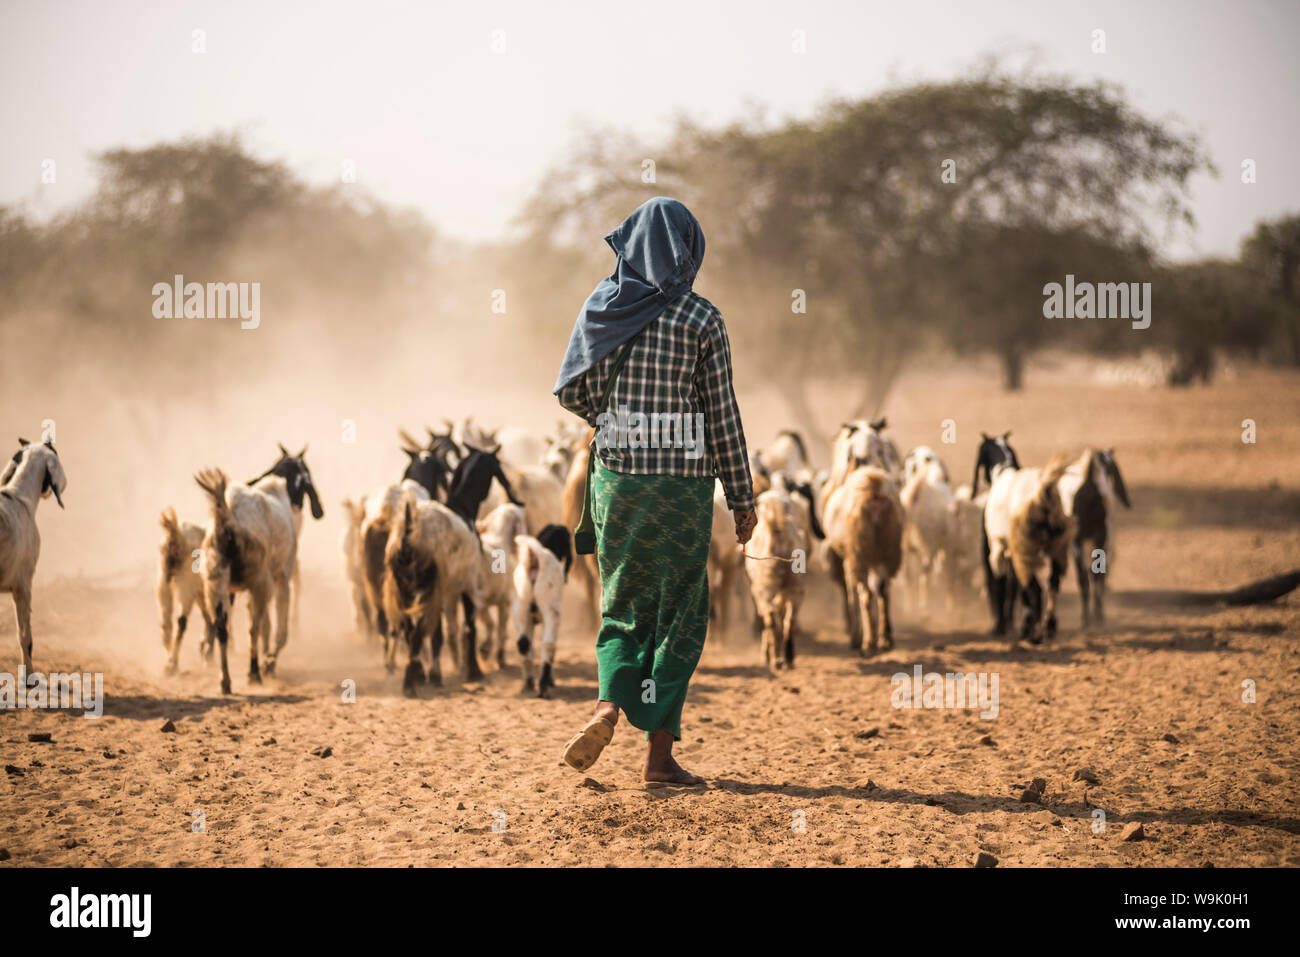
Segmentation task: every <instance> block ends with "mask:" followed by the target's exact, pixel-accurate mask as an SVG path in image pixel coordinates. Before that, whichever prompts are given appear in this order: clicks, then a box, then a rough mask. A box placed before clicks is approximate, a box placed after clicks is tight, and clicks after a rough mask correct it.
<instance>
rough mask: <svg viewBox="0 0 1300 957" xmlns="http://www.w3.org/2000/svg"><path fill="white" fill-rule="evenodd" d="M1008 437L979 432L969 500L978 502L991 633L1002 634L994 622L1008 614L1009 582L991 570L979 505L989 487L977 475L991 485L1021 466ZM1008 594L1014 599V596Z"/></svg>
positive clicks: (986, 503)
mask: <svg viewBox="0 0 1300 957" xmlns="http://www.w3.org/2000/svg"><path fill="white" fill-rule="evenodd" d="M1009 438H1011V432H1010V431H1007V432H1003V433H1002V434H1001V435H1000V436H991V435H989V434H988V433H987V432H981V433H980V445H979V448H978V449H977V450H976V451H975V475H974V477H973V478H972V479H971V486H970V488H971V500H972V501H974V502H979V503H981V515H980V558H981V560H982V562H983V565H984V591H985V594H986V596H987V597H988V602H989V610H990V611H991V612H992V613H993V619H994V622H995V624H994V626H993V633H994V634H995V635H1000V634H1003V633H1004V630H1005V629H1004V628H1003V626H1002V625H999V624H996V622H1000V621H1001V620H1002V616H1003V615H1005V614H1007V610H1006V608H1005V604H1006V601H1007V600H1008V596H1007V594H1006V589H1007V587H1008V583H1007V580H1006V576H1005V575H999V574H996V573H995V572H994V570H993V565H992V564H991V562H990V561H989V536H988V531H987V530H986V528H985V522H984V516H983V514H982V509H983V508H986V507H987V505H988V491H987V490H986V491H985V492H984V493H982V494H981V492H980V476H981V475H982V476H983V477H984V479H985V481H986V482H988V484H989V486H990V488H991V487H992V485H993V480H994V479H996V478H997V477H998V475H999V473H1001V472H1002V471H1003V470H1005V469H1019V468H1020V459H1019V458H1018V457H1017V456H1016V450H1015V449H1013V448H1012V447H1011V444H1010V443H1009V442H1008V441H1007V440H1008V439H1009ZM1011 597H1012V600H1014V596H1011ZM1000 629H1002V630H1000Z"/></svg>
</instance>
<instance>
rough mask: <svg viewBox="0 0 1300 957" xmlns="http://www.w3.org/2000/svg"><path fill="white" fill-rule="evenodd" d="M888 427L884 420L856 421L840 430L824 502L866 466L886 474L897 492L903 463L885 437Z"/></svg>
mask: <svg viewBox="0 0 1300 957" xmlns="http://www.w3.org/2000/svg"><path fill="white" fill-rule="evenodd" d="M887 426H888V423H887V421H886V420H885V419H884V418H879V419H872V420H871V421H870V422H868V421H866V420H865V419H855V420H853V421H851V422H845V423H844V424H843V425H841V426H840V431H839V432H838V433H837V434H836V436H835V438H834V440H833V441H832V442H831V470H830V476H829V478H828V479H827V481H826V484H825V485H824V486H823V488H822V499H823V501H825V500H828V499H829V498H830V495H831V493H832V492H834V491H835V490H836V489H837V488H839V487H840V486H841V485H842V484H843V483H844V480H845V479H846V478H847V476H848V474H849V473H850V472H852V471H853V470H854V469H858V468H861V467H862V466H864V465H872V466H875V467H876V468H878V469H880V470H882V471H884V472H886V473H887V474H888V475H889V477H890V479H891V480H892V481H893V482H894V486H895V488H897V487H898V486H899V485H902V482H903V460H902V457H901V456H899V454H898V447H897V446H896V445H894V443H893V442H892V441H891V440H889V439H887V438H885V436H884V435H883V434H882V433H883V432H884V430H885V428H886V427H887Z"/></svg>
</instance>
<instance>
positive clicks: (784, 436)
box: [750, 429, 809, 475]
mask: <svg viewBox="0 0 1300 957" xmlns="http://www.w3.org/2000/svg"><path fill="white" fill-rule="evenodd" d="M758 460H759V462H760V463H761V464H762V466H763V471H764V472H787V473H789V474H790V475H798V474H800V473H802V472H803V470H804V469H806V468H808V467H809V462H808V448H807V446H806V445H804V441H803V436H802V435H800V434H799V433H798V432H796V431H794V430H793V429H782V430H781V431H780V432H778V433H777V434H776V438H775V439H774V440H773V441H772V444H771V445H769V446H768V447H767V448H765V449H763V450H762V452H760V453H758ZM750 464H751V470H752V464H753V462H752V460H751V463H750Z"/></svg>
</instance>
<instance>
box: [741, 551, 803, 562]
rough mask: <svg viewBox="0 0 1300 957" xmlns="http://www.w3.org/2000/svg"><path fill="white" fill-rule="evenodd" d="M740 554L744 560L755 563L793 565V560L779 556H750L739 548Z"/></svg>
mask: <svg viewBox="0 0 1300 957" xmlns="http://www.w3.org/2000/svg"><path fill="white" fill-rule="evenodd" d="M740 554H741V555H743V556H744V557H745V558H752V559H754V561H756V562H785V563H786V564H787V565H793V564H794V563H795V560H794V559H793V558H782V557H781V556H780V555H751V554H749V552H747V551H745V550H744V548H741V550H740Z"/></svg>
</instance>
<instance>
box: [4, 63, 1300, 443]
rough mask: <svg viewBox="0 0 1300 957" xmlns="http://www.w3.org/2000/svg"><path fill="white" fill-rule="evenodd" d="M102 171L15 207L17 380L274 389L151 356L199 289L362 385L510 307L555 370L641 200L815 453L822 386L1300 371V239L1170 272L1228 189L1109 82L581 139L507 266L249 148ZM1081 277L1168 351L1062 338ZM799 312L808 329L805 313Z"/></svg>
mask: <svg viewBox="0 0 1300 957" xmlns="http://www.w3.org/2000/svg"><path fill="white" fill-rule="evenodd" d="M97 159H98V162H99V166H100V169H101V178H100V183H99V187H98V190H97V191H96V192H95V194H94V195H93V196H91V197H90V199H89V200H87V201H86V202H85V203H83V204H81V205H80V206H78V207H77V208H75V209H72V210H70V211H68V212H66V213H64V214H62V215H60V216H58V217H56V218H54V219H53V220H51V221H48V222H36V221H33V220H31V219H30V218H28V217H27V216H25V215H24V214H23V213H22V212H21V210H19V209H14V208H10V209H4V208H0V293H2V294H0V354H4V353H8V354H9V357H10V358H9V360H8V361H18V360H17V359H16V358H15V356H16V353H15V349H14V347H15V346H18V345H20V344H21V340H20V339H18V338H16V337H15V336H14V334H13V332H12V330H13V329H14V328H15V327H16V325H17V322H18V320H24V319H25V320H27V322H26V325H27V326H28V328H29V329H30V328H34V327H36V326H38V325H39V324H41V323H45V325H44V326H43V328H44V330H45V331H44V332H42V333H41V334H43V335H49V334H52V333H51V332H50V330H58V334H59V335H60V336H62V337H64V338H67V339H68V340H69V341H70V342H72V341H75V343H76V344H77V347H78V348H81V349H87V350H98V349H109V348H120V345H121V343H122V342H124V341H125V342H127V343H129V344H130V348H131V349H132V350H133V351H132V356H133V357H134V358H138V359H141V360H145V359H155V360H158V361H160V362H163V363H171V364H173V365H174V367H175V368H176V381H177V384H178V386H179V385H180V384H181V383H183V382H184V381H185V378H186V376H187V375H188V372H187V370H186V368H185V366H186V363H187V362H188V361H189V360H200V359H201V360H202V361H206V362H209V363H215V362H219V361H221V360H222V359H223V358H237V359H239V360H240V361H239V362H236V363H228V364H227V365H226V366H224V367H222V368H223V373H222V374H223V375H230V376H236V377H238V376H240V375H241V374H242V375H246V376H248V377H249V378H252V377H254V376H255V375H257V374H260V373H261V372H262V371H264V370H258V369H257V368H256V363H255V361H253V360H252V359H251V357H250V354H249V353H248V352H247V350H248V349H249V343H247V342H241V339H242V338H243V337H240V336H233V337H232V336H228V335H226V334H225V333H224V331H221V332H218V331H216V327H217V324H213V325H211V326H210V328H211V329H212V331H211V332H210V333H209V334H206V335H202V336H193V335H179V334H178V333H176V331H175V330H176V328H177V326H175V325H171V324H165V323H164V324H163V331H162V332H161V333H160V321H159V320H155V319H153V318H152V314H151V305H152V293H151V289H152V286H153V284H154V283H156V282H160V281H170V279H171V277H172V276H173V275H174V274H176V273H181V274H183V275H184V276H185V277H186V279H187V281H197V282H207V281H261V282H262V283H263V286H264V298H263V303H262V308H263V311H264V312H265V311H266V310H268V309H269V308H271V306H272V305H274V308H275V309H276V310H277V311H279V312H281V313H292V314H293V315H294V316H295V317H296V319H295V321H294V322H293V323H290V324H288V325H287V326H285V325H281V326H280V327H279V328H278V329H274V330H270V331H267V332H263V331H261V330H259V333H258V335H263V334H270V335H276V336H294V337H298V338H299V339H300V341H301V342H302V343H303V347H304V348H310V347H312V345H313V344H315V345H318V346H325V345H326V342H325V340H326V339H328V347H329V348H331V349H337V350H339V352H340V354H342V355H345V356H346V357H347V358H348V360H349V361H352V362H355V361H356V360H358V359H360V360H364V359H365V358H367V357H369V356H375V355H377V354H378V353H379V352H381V351H382V350H383V349H385V348H389V347H391V343H390V342H389V337H385V336H377V335H375V332H376V331H377V330H378V329H381V328H384V327H385V326H389V325H392V326H393V327H394V328H396V326H397V325H400V326H401V328H402V329H422V330H423V334H426V335H428V334H430V331H431V330H433V329H439V328H445V327H447V326H458V327H462V328H463V327H466V326H468V327H469V328H470V329H473V328H475V327H476V326H480V327H481V324H483V323H486V322H487V321H488V319H489V318H490V317H489V316H488V315H487V313H488V311H489V292H490V290H492V289H495V288H498V287H500V288H503V289H506V290H507V291H508V294H509V303H510V306H509V316H510V323H511V327H512V329H514V330H515V332H514V333H513V336H514V338H513V339H512V340H511V341H512V342H514V343H515V345H516V347H517V346H518V344H519V343H520V342H521V340H520V339H519V338H518V334H519V333H520V332H523V333H526V335H528V336H529V337H530V341H532V342H535V343H537V344H538V346H539V348H538V349H537V350H535V351H536V352H538V353H539V354H540V353H541V352H545V357H546V358H551V359H553V360H554V361H555V362H558V359H559V355H560V352H561V350H562V348H563V344H564V342H565V341H566V339H567V335H568V331H569V327H570V325H571V322H572V319H573V316H574V315H575V314H576V311H577V309H578V306H579V305H580V304H581V302H582V301H583V298H584V297H585V296H586V294H587V293H588V292H589V291H590V289H591V287H592V285H593V284H594V283H595V281H596V280H597V279H598V278H599V277H601V276H603V275H605V274H607V273H609V272H610V271H611V270H612V256H611V254H610V252H609V250H608V248H607V247H606V246H605V245H604V243H603V242H602V241H601V237H603V236H604V235H605V234H606V233H607V232H608V231H609V230H610V229H611V228H612V227H613V226H614V225H616V224H617V223H618V222H619V221H620V220H621V219H622V218H623V217H624V216H625V215H626V214H627V213H628V212H629V211H630V210H631V209H632V208H633V207H635V206H636V205H637V204H638V203H640V202H642V201H643V200H645V199H647V198H649V197H651V196H655V195H673V196H676V197H678V198H680V199H681V200H682V201H684V202H685V203H686V204H687V205H688V206H690V207H691V208H692V209H693V210H694V211H695V213H696V215H697V216H698V217H699V218H700V220H701V222H702V223H703V225H704V229H705V235H706V237H707V241H708V252H707V260H706V267H705V269H704V271H703V272H702V273H701V278H700V281H699V283H698V286H697V288H699V290H700V291H701V292H703V293H704V294H706V295H709V296H710V297H711V298H713V299H715V300H716V301H717V303H718V305H719V306H720V307H721V308H722V310H723V312H724V315H727V316H729V317H731V327H732V340H733V348H734V349H735V350H736V351H737V353H738V355H740V356H742V357H743V358H744V359H745V361H746V362H751V363H754V364H755V366H754V367H755V368H757V369H758V370H760V371H761V374H762V375H763V376H764V378H765V379H767V380H768V381H770V382H772V383H773V384H774V385H776V386H777V387H778V388H780V389H781V390H782V394H783V396H784V397H785V398H786V399H787V401H788V402H789V404H790V411H791V413H792V415H793V416H794V417H795V418H796V420H798V421H799V423H800V424H802V425H804V426H805V427H815V425H816V422H817V417H816V416H814V415H813V406H814V403H813V401H812V399H811V388H812V386H814V385H815V384H816V383H817V382H819V381H825V380H826V379H828V378H834V379H838V380H842V381H849V382H857V383H859V384H860V392H859V395H858V396H857V397H856V408H845V409H840V410H837V411H836V415H837V416H841V415H843V416H847V415H852V414H867V413H870V412H872V411H874V410H875V409H877V408H878V407H879V406H880V405H881V403H882V402H883V401H884V399H885V397H886V395H887V394H888V392H889V390H890V387H891V385H892V383H893V382H894V380H895V379H896V377H897V376H898V375H899V373H900V371H901V370H902V369H903V368H904V367H905V366H906V365H907V364H908V363H909V362H910V361H912V360H913V359H915V358H916V357H918V356H921V355H924V354H926V353H927V352H928V351H932V350H946V351H950V352H955V353H956V354H958V355H970V356H973V355H981V354H983V355H992V356H995V357H997V360H998V363H999V367H1000V369H1001V384H1002V385H1003V386H1005V387H1006V388H1009V389H1016V388H1019V387H1020V385H1021V383H1022V379H1023V375H1024V370H1025V366H1026V363H1028V362H1031V361H1032V358H1033V356H1034V354H1035V353H1036V352H1038V351H1040V350H1042V349H1045V348H1063V349H1067V350H1072V351H1078V352H1082V353H1087V354H1092V355H1098V356H1119V355H1125V354H1135V353H1137V352H1139V351H1141V350H1147V349H1155V350H1158V351H1159V352H1160V353H1162V354H1164V355H1165V356H1167V357H1168V358H1169V359H1170V360H1171V361H1170V364H1169V367H1170V372H1169V384H1171V385H1183V384H1187V383H1188V382H1191V381H1195V380H1197V379H1200V380H1208V379H1209V378H1210V377H1211V376H1212V375H1213V372H1214V367H1215V362H1216V359H1217V358H1218V357H1220V356H1239V357H1244V358H1248V359H1252V360H1260V361H1269V362H1279V363H1286V364H1289V365H1293V366H1300V282H1297V272H1298V271H1300V216H1294V215H1292V216H1284V217H1281V218H1278V219H1276V220H1273V221H1270V222H1262V223H1260V224H1258V226H1257V227H1256V229H1255V231H1254V232H1253V233H1252V234H1251V235H1250V236H1248V237H1247V238H1246V239H1245V240H1244V242H1243V244H1242V248H1241V253H1240V256H1239V257H1238V258H1237V259H1235V260H1230V261H1227V260H1212V261H1203V262H1192V263H1170V262H1167V261H1165V260H1164V259H1162V258H1161V256H1160V254H1159V241H1158V240H1159V236H1161V235H1167V231H1168V230H1169V229H1175V228H1191V227H1192V225H1193V223H1192V217H1191V213H1190V209H1189V204H1188V194H1187V188H1188V182H1189V179H1190V178H1191V177H1192V176H1193V175H1194V174H1197V173H1199V172H1206V171H1208V172H1213V168H1212V166H1211V164H1210V162H1209V160H1208V158H1207V157H1206V156H1205V155H1204V153H1203V152H1202V149H1201V147H1200V145H1199V143H1198V142H1197V140H1196V139H1195V138H1194V137H1191V136H1189V135H1185V134H1183V133H1180V132H1179V131H1178V130H1176V129H1175V128H1173V127H1172V126H1171V125H1170V124H1169V123H1166V122H1157V121H1155V120H1152V119H1150V118H1147V117H1145V116H1142V115H1141V114H1139V113H1138V112H1136V111H1135V110H1134V109H1133V108H1132V107H1131V106H1130V105H1129V104H1128V103H1127V102H1126V99H1125V97H1124V96H1123V94H1122V93H1121V92H1120V91H1119V90H1117V89H1115V88H1113V87H1110V86H1107V85H1104V84H1097V85H1078V84H1073V83H1070V82H1067V81H1064V80H1058V79H1052V78H1045V77H1041V76H1030V75H1026V76H1016V77H1013V76H1010V75H1007V74H1005V73H1001V72H999V71H997V70H996V69H995V68H989V69H986V70H984V71H981V72H979V73H977V74H975V75H972V76H971V77H968V78H966V79H963V80H961V81H955V82H949V83H922V84H917V85H912V86H908V87H904V88H899V89H895V90H891V91H887V92H884V93H881V94H879V95H876V96H872V97H869V98H864V99H858V100H844V101H835V102H831V103H829V104H827V105H825V106H824V107H823V108H822V109H821V110H819V111H818V112H817V113H816V114H815V115H814V116H812V117H811V118H808V119H801V120H787V121H783V122H778V123H771V122H767V121H765V120H764V118H763V117H762V116H761V115H759V116H754V117H751V118H748V119H746V120H743V121H740V122H736V123H734V124H732V125H730V126H726V127H723V128H703V127H700V126H698V125H695V124H693V123H691V122H689V121H686V120H682V121H679V122H678V123H677V124H676V126H675V128H674V130H673V132H672V134H671V135H670V136H669V137H668V139H667V141H666V142H657V143H649V142H644V141H640V140H638V139H637V138H635V137H634V136H632V135H631V134H629V133H627V132H624V131H620V130H599V131H590V132H588V133H587V134H585V135H583V136H581V137H580V138H579V139H578V140H577V141H576V142H575V145H574V148H573V149H572V152H571V155H570V156H569V157H568V159H567V160H565V161H564V162H563V163H561V164H559V165H558V166H557V167H556V168H554V169H552V170H551V171H550V172H549V173H548V174H547V175H545V176H544V177H543V179H542V180H541V181H540V182H539V183H538V185H537V188H536V190H535V192H534V194H533V195H532V197H531V198H530V199H529V201H528V202H527V203H526V205H525V207H524V208H523V209H522V210H521V212H520V214H519V217H518V223H517V226H518V229H517V230H516V232H515V236H514V238H512V239H510V240H508V241H502V242H499V243H494V244H456V243H452V242H450V241H445V240H442V239H440V238H439V237H437V235H436V234H435V231H434V229H433V227H432V225H430V224H429V223H428V222H427V221H426V220H425V219H424V218H423V217H422V216H421V215H419V214H418V213H414V212H410V211H406V210H399V209H395V208H392V207H389V206H387V205H385V204H382V203H380V202H377V201H375V200H373V199H370V198H368V197H366V195H365V194H364V193H362V192H360V191H358V190H357V188H356V187H345V186H343V185H341V184H340V185H338V186H334V187H329V188H320V187H312V186H309V185H306V184H305V183H303V182H302V181H300V180H299V179H298V178H297V177H296V176H295V175H294V173H293V172H292V171H291V170H289V169H287V168H286V167H285V166H283V165H282V164H279V163H274V162H263V161H261V160H258V159H256V158H254V157H253V156H251V155H250V154H249V153H248V151H247V150H246V149H245V147H244V146H243V145H242V144H241V142H240V141H239V140H238V138H236V137H234V136H229V135H217V136H213V137H211V138H207V139H198V140H190V141H184V142H178V143H171V144H162V145H158V146H154V147H150V148H147V149H139V150H125V149H120V150H112V151H108V152H106V153H103V154H101V155H100V156H98V157H97ZM646 160H652V161H653V163H654V167H653V170H654V177H653V182H645V181H644V179H643V173H644V171H645V170H646V169H647V168H648V166H647V164H646V163H645V161H646ZM1067 273H1068V274H1073V275H1074V276H1075V277H1076V280H1078V281H1092V282H1151V283H1152V299H1153V312H1152V322H1151V326H1150V328H1149V329H1146V330H1135V329H1132V328H1131V326H1130V324H1129V323H1128V322H1126V321H1124V320H1117V319H1108V320H1101V319H1091V320H1089V319H1077V320H1070V319H1051V320H1049V319H1045V318H1044V317H1043V313H1042V307H1043V286H1044V284H1046V283H1048V282H1063V281H1064V277H1065V276H1066V274H1067ZM800 299H802V301H804V302H806V311H804V312H799V311H796V310H795V309H794V308H792V307H793V306H794V305H795V304H796V303H798V302H799V301H800ZM6 330H7V331H6ZM741 330H743V332H742V331H741ZM110 342H111V343H112V345H110ZM542 343H544V345H542ZM240 350H242V351H240ZM269 351H270V352H272V353H274V352H275V350H269ZM552 354H553V355H552ZM4 370H5V367H4V365H2V364H0V375H3V374H4Z"/></svg>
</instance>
